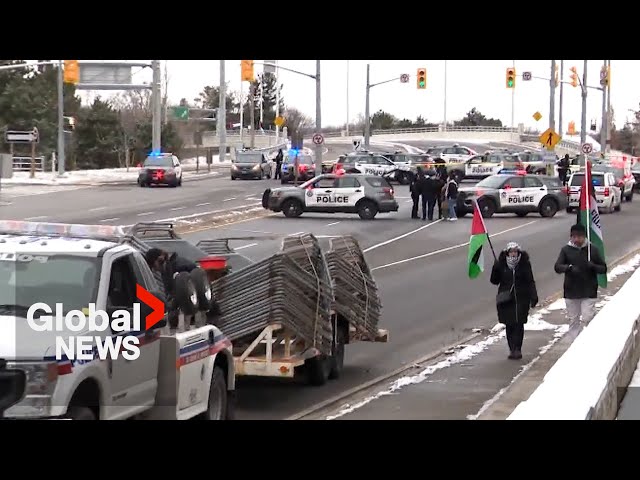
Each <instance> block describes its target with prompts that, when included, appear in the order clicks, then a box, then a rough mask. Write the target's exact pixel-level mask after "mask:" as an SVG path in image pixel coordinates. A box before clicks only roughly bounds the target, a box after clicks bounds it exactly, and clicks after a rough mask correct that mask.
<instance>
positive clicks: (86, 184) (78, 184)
mask: <svg viewBox="0 0 640 480" xmlns="http://www.w3.org/2000/svg"><path fill="white" fill-rule="evenodd" d="M185 173H189V175H188V176H187V177H185V178H184V180H185V181H192V180H197V179H202V178H206V177H214V176H218V175H220V174H221V172H219V171H211V172H205V173H195V172H193V173H191V172H190V171H188V170H187V172H185ZM103 185H137V181H136V180H135V179H132V180H118V179H115V180H104V181H95V182H89V181H79V182H73V183H30V182H11V183H5V182H3V183H2V187H3V188H11V187H99V186H103Z"/></svg>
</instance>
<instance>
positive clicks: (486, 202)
mask: <svg viewBox="0 0 640 480" xmlns="http://www.w3.org/2000/svg"><path fill="white" fill-rule="evenodd" d="M478 207H479V208H480V213H481V214H482V216H483V217H484V218H491V217H493V214H494V213H496V204H495V203H494V201H493V200H491V199H489V198H480V199H479V200H478Z"/></svg>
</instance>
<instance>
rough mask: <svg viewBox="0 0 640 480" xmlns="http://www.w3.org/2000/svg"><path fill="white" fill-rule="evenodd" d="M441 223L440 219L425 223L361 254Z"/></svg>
mask: <svg viewBox="0 0 640 480" xmlns="http://www.w3.org/2000/svg"><path fill="white" fill-rule="evenodd" d="M441 221H442V219H438V220H436V221H435V222H432V223H427V224H426V225H423V226H421V227H418V228H416V229H415V230H411V231H410V232H407V233H404V234H402V235H400V236H398V237H394V238H391V239H389V240H386V241H384V242H382V243H378V244H377V245H372V246H371V247H369V248H367V249H365V250H363V253H367V252H370V251H371V250H375V249H376V248H380V247H384V246H385V245H389V244H390V243H393V242H397V241H398V240H402V239H403V238H406V237H408V236H409V235H413V234H414V233H418V232H419V231H420V230H424V229H425V228H429V227H431V226H433V225H435V224H436V223H440V222H441Z"/></svg>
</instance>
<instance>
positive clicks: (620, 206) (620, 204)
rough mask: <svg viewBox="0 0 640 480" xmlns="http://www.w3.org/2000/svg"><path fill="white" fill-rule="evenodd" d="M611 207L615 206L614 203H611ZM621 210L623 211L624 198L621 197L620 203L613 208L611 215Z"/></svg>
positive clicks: (610, 211)
mask: <svg viewBox="0 0 640 480" xmlns="http://www.w3.org/2000/svg"><path fill="white" fill-rule="evenodd" d="M611 205H613V202H611ZM621 210H622V197H620V203H619V204H618V205H616V206H615V207H613V208H612V209H610V210H609V213H613V212H619V211H621Z"/></svg>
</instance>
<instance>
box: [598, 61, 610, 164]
mask: <svg viewBox="0 0 640 480" xmlns="http://www.w3.org/2000/svg"><path fill="white" fill-rule="evenodd" d="M602 73H603V74H604V76H603V75H602V74H601V75H600V85H601V86H602V123H601V126H600V152H602V153H605V152H606V151H607V130H608V128H607V123H609V122H608V118H607V85H606V83H605V79H606V78H607V61H606V60H603V61H602Z"/></svg>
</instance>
